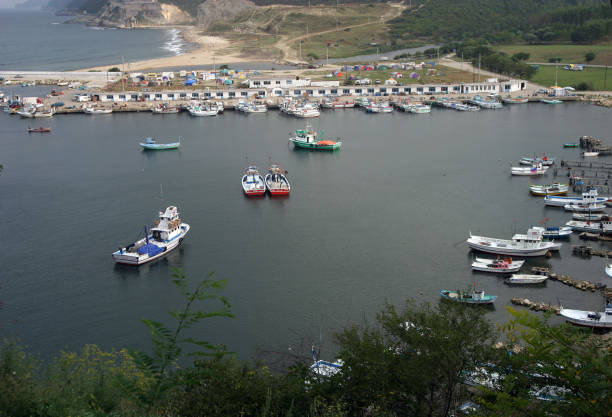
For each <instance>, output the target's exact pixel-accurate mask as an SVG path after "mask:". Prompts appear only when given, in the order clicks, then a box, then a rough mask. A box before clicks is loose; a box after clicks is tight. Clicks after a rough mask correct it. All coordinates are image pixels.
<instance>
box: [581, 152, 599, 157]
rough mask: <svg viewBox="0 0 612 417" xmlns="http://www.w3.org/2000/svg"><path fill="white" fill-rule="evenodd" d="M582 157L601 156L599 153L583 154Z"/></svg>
mask: <svg viewBox="0 0 612 417" xmlns="http://www.w3.org/2000/svg"><path fill="white" fill-rule="evenodd" d="M580 155H581V156H583V157H595V156H599V152H582V153H581V154H580Z"/></svg>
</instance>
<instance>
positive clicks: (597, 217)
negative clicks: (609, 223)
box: [572, 212, 610, 222]
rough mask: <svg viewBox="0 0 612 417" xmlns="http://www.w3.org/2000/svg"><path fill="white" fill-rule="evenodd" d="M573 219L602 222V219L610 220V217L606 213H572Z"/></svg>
mask: <svg viewBox="0 0 612 417" xmlns="http://www.w3.org/2000/svg"><path fill="white" fill-rule="evenodd" d="M572 219H573V220H580V221H583V222H600V221H602V220H610V217H609V216H608V215H607V214H605V213H578V212H574V213H572Z"/></svg>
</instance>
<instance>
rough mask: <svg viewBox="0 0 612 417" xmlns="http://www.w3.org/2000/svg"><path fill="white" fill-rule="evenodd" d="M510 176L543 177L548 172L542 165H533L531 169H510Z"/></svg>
mask: <svg viewBox="0 0 612 417" xmlns="http://www.w3.org/2000/svg"><path fill="white" fill-rule="evenodd" d="M510 171H511V173H512V175H544V174H546V171H548V167H545V166H542V164H534V165H532V166H531V167H528V168H527V167H512V168H511V170H510Z"/></svg>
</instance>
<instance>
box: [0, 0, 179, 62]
mask: <svg viewBox="0 0 612 417" xmlns="http://www.w3.org/2000/svg"><path fill="white" fill-rule="evenodd" d="M68 19H70V17H66V16H54V15H53V14H51V13H45V12H32V11H27V12H25V11H10V10H0V39H2V41H1V42H0V57H1V59H0V71H1V70H5V71H10V70H14V71H15V70H40V71H44V70H48V71H63V70H74V69H79V68H83V67H94V66H100V65H107V64H112V63H121V62H122V59H124V60H125V62H130V61H137V60H143V59H150V58H159V57H165V56H173V55H178V54H181V53H184V52H185V51H186V50H187V49H188V48H189V47H190V45H189V44H187V43H186V42H185V41H184V40H183V39H182V38H181V36H180V32H179V31H178V30H176V29H129V30H122V29H102V28H94V27H87V26H84V25H77V24H64V22H65V21H67V20H68Z"/></svg>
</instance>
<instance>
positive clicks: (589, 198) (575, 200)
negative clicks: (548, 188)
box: [544, 189, 608, 207]
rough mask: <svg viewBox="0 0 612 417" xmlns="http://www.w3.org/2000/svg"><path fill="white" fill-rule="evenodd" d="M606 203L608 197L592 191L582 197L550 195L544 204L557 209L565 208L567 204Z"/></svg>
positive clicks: (595, 190) (545, 198) (594, 190)
mask: <svg viewBox="0 0 612 417" xmlns="http://www.w3.org/2000/svg"><path fill="white" fill-rule="evenodd" d="M606 201H608V197H600V196H599V194H598V192H597V189H592V190H589V191H587V192H585V193H582V195H581V196H580V197H564V196H550V195H547V196H546V197H544V204H546V205H547V206H555V207H564V206H565V205H567V204H590V203H599V204H605V203H606Z"/></svg>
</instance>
